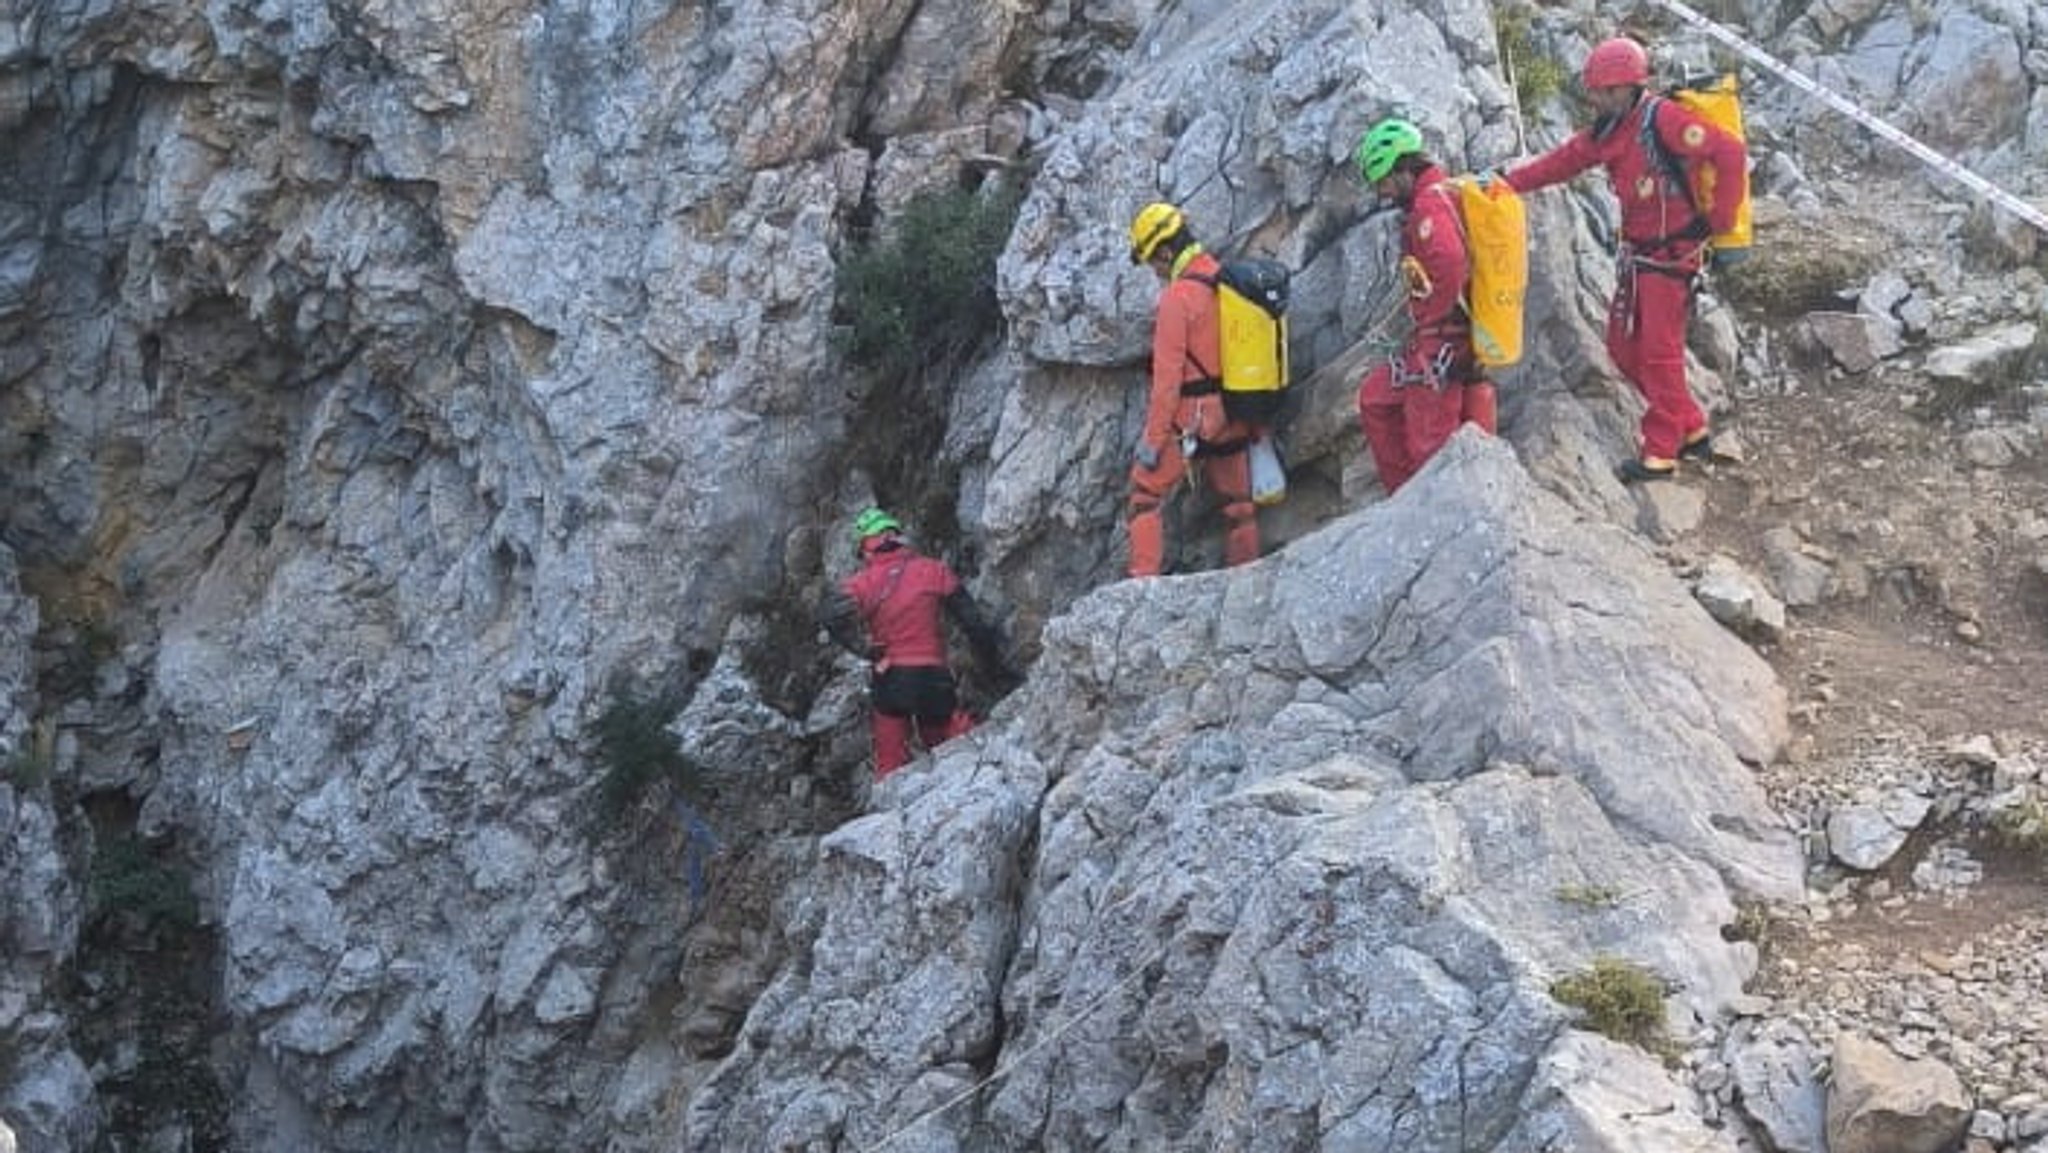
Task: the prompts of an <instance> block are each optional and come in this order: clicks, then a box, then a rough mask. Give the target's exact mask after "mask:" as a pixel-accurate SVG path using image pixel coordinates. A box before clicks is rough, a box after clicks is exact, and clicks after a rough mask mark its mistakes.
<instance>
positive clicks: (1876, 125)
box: [1650, 0, 2048, 233]
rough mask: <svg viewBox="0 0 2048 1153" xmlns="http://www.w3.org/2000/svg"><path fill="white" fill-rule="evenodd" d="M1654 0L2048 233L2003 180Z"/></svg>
mask: <svg viewBox="0 0 2048 1153" xmlns="http://www.w3.org/2000/svg"><path fill="white" fill-rule="evenodd" d="M1650 3H1652V4H1655V5H1656V6H1657V7H1659V8H1662V9H1664V10H1665V11H1666V12H1669V13H1671V14H1672V15H1674V16H1676V17H1678V18H1679V19H1680V20H1683V21H1685V22H1686V23H1687V24H1690V25H1692V26H1693V27H1694V28H1697V29H1699V30H1700V31H1701V32H1704V33H1706V34H1707V35H1709V36H1711V37H1713V38H1714V39H1716V40H1718V41H1720V42H1721V43H1722V44H1725V45H1727V46H1728V47H1729V48H1731V49H1733V50H1734V51H1735V53H1736V54H1737V55H1739V56H1741V57H1742V58H1743V59H1745V60H1748V61H1749V62H1750V63H1752V64H1755V65H1756V66H1757V67H1759V68H1762V69H1763V70H1764V71H1766V72H1769V73H1771V74H1772V75H1775V76H1776V77H1778V78H1779V79H1780V80H1783V81H1784V82H1785V83H1787V84H1790V85H1791V86H1792V87H1794V88H1797V89H1798V90H1800V91H1801V92H1804V93H1806V94H1807V95H1808V96H1811V97H1813V98H1814V99H1816V100H1818V101H1820V102H1821V103H1823V104H1825V105H1827V106H1828V107H1830V108H1832V109H1834V110H1835V111H1837V112H1839V113H1841V114H1842V115H1844V116H1847V117H1848V118H1849V119H1851V120H1854V121H1855V122H1856V123H1858V124H1861V125H1862V126H1863V127H1865V128H1868V129H1870V130H1871V131H1872V132H1874V133H1876V134H1877V136H1878V137H1879V138H1880V139H1882V140H1885V141H1887V142H1888V143H1890V144H1892V145H1894V146H1896V147H1898V148H1900V149H1902V150H1903V151H1905V152H1906V153H1908V154H1910V155H1911V156H1912V157H1913V158H1914V159H1916V160H1919V161H1920V162H1921V163H1922V164H1925V165H1927V167H1929V168H1932V169H1933V170H1934V171H1936V172H1938V173H1940V174H1941V175H1943V176H1946V177H1948V178H1949V179H1950V180H1953V181H1955V182H1956V183H1958V184H1961V185H1962V186H1964V187H1965V188H1968V189H1969V190H1970V191H1972V192H1975V193H1976V194H1977V195H1979V196H1981V197H1983V198H1984V199H1985V200H1987V201H1990V202H1991V203H1992V204H1995V205H1997V206H1998V207H2000V208H2003V209H2005V210H2006V211H2007V212H2010V213H2012V214H2013V215H2014V216H2017V217H2019V218H2020V219H2021V220H2024V221H2026V222H2027V223H2028V224H2031V225H2033V226H2034V227H2035V228H2038V229H2040V230H2041V231H2042V232H2044V233H2048V213H2044V212H2042V211H2041V210H2040V209H2038V208H2036V207H2034V206H2033V205H2031V204H2029V203H2027V202H2026V201H2024V200H2021V199H2020V198H2019V197H2017V196H2014V195H2013V194H2012V193H2010V192H2007V191H2006V190H2005V189H2003V188H2000V187H1999V186H1998V185H1996V184H1993V183H1992V182H1990V181H1989V180H1986V179H1984V178H1983V177H1982V176H1979V175H1977V174H1976V173H1975V172H1972V171H1970V170H1969V169H1968V168H1965V167H1963V166H1962V165H1961V164H1959V163H1957V162H1956V161H1954V160H1951V159H1950V158H1948V157H1946V156H1943V155H1942V154H1941V153H1939V152H1936V151H1935V150H1934V149H1932V148H1929V147H1928V146H1927V145H1925V144H1922V143H1921V142H1920V141H1918V140H1916V139H1914V138H1913V137H1911V136H1909V135H1907V134H1906V133H1905V132H1903V131H1901V130H1899V129H1898V128H1895V127H1893V126H1892V125H1891V124H1890V123H1889V122H1887V121H1885V120H1882V119H1880V118H1879V117H1877V116H1875V115H1873V114H1872V113H1869V112H1866V111H1864V110H1863V109H1862V108H1861V107H1858V106H1857V104H1856V103H1855V102H1854V101H1852V100H1850V99H1849V98H1848V97H1846V96H1843V95H1841V94H1839V93H1837V92H1835V91H1833V90H1832V89H1829V88H1827V87H1825V86H1823V85H1822V84H1821V83H1820V82H1819V81H1817V80H1815V79H1813V78H1812V77H1810V76H1807V75H1805V74H1804V73H1802V72H1799V71H1797V70H1796V69H1794V68H1793V67H1792V66H1791V65H1789V64H1786V63H1785V62H1783V61H1781V60H1779V59H1778V58H1777V57H1775V56H1773V55H1771V54H1770V53H1769V52H1766V51H1764V50H1763V49H1762V48H1759V47H1757V46H1756V45H1755V44H1752V43H1750V42H1749V41H1748V40H1745V39H1743V38H1742V37H1741V36H1740V35H1738V34H1736V33H1735V31H1734V30H1732V29H1730V28H1728V27H1727V26H1726V25H1723V24H1719V23H1716V22H1715V21H1713V20H1709V19H1708V18H1706V17H1705V16H1702V15H1701V14H1700V13H1698V12H1696V11H1694V10H1693V9H1692V8H1690V7H1687V6H1686V5H1685V4H1683V3H1680V0H1650Z"/></svg>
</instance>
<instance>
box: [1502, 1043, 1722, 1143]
mask: <svg viewBox="0 0 2048 1153" xmlns="http://www.w3.org/2000/svg"><path fill="white" fill-rule="evenodd" d="M1501 1147H1502V1148H1509V1149H1583V1150H1596V1149H1598V1150H1614V1151H1616V1153H1620V1151H1622V1150H1630V1151H1640V1153H1650V1151H1652V1150H1658V1151H1665V1153H1737V1151H1738V1150H1740V1149H1742V1148H1743V1146H1742V1145H1740V1144H1738V1142H1737V1140H1736V1137H1735V1134H1734V1133H1732V1132H1730V1131H1729V1130H1728V1129H1727V1128H1726V1127H1724V1126H1721V1125H1714V1124H1709V1123H1708V1119H1707V1118H1706V1117H1705V1116H1703V1115H1702V1112H1701V1110H1700V1107H1699V1105H1698V1104H1697V1103H1696V1101H1695V1099H1694V1098H1693V1096H1692V1094H1690V1093H1683V1094H1681V1093H1674V1092H1672V1086H1671V1082H1670V1078H1669V1076H1668V1075H1667V1074H1665V1073H1664V1071H1663V1070H1662V1069H1660V1068H1659V1067H1658V1064H1657V1062H1656V1060H1655V1059H1654V1058H1652V1057H1650V1056H1648V1055H1647V1054H1645V1053H1643V1052H1641V1051H1640V1050H1636V1049H1631V1048H1629V1047H1627V1046H1624V1045H1618V1044H1616V1043H1614V1042H1612V1041H1609V1040H1606V1039H1605V1038H1602V1037H1594V1036H1589V1035H1586V1034H1572V1035H1571V1036H1569V1037H1567V1038H1566V1039H1565V1040H1564V1041H1563V1042H1560V1043H1559V1044H1558V1045H1557V1046H1555V1047H1554V1048H1553V1049H1552V1050H1551V1051H1550V1052H1549V1053H1546V1054H1545V1055H1544V1059H1543V1062H1542V1064H1541V1065H1540V1066H1539V1067H1538V1069H1537V1074H1536V1078H1535V1080H1534V1082H1533V1083H1532V1084H1531V1086H1530V1090H1529V1113H1528V1115H1527V1116H1525V1117H1524V1118H1523V1119H1522V1121H1521V1122H1520V1123H1519V1124H1518V1125H1517V1127H1516V1129H1515V1131H1514V1133H1513V1134H1512V1135H1511V1137H1510V1138H1509V1141H1508V1143H1507V1144H1505V1145H1504V1146H1501Z"/></svg>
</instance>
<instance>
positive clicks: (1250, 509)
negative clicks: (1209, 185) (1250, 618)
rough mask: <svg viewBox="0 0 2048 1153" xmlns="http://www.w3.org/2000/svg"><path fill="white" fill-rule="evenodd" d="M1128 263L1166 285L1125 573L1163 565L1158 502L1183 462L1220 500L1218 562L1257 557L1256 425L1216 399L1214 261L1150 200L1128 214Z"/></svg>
mask: <svg viewBox="0 0 2048 1153" xmlns="http://www.w3.org/2000/svg"><path fill="white" fill-rule="evenodd" d="M1131 263H1133V264H1142V265H1145V266H1147V267H1148V268H1150V269H1151V270H1152V271H1153V273H1154V274H1155V275H1156V276H1158V277H1159V280H1160V282H1161V283H1162V284H1163V285H1164V287H1163V288H1162V289H1161V290H1160V293H1159V309H1158V313H1157V315H1156V317H1155V318H1154V321H1153V327H1152V373H1151V387H1150V388H1149V390H1148V391H1147V393H1146V400H1145V427H1144V431H1143V432H1142V433H1141V434H1140V436H1139V439H1138V447H1137V450H1136V452H1135V453H1134V454H1133V455H1134V459H1133V461H1132V463H1131V497H1130V532H1131V557H1130V567H1129V572H1130V575H1131V576H1134V577H1140V576H1157V575H1159V573H1160V572H1161V571H1162V569H1163V568H1164V567H1165V563H1166V523H1165V516H1164V506H1165V504H1166V503H1167V501H1168V500H1170V499H1171V498H1172V496H1173V493H1174V490H1175V487H1176V486H1178V485H1179V484H1180V482H1181V481H1182V480H1183V479H1185V478H1187V477H1188V475H1189V473H1190V470H1193V471H1195V472H1197V473H1199V474H1200V475H1201V476H1202V478H1203V479H1204V480H1205V481H1206V482H1207V483H1208V485H1209V488H1210V489H1211V490H1212V491H1214V492H1215V493H1216V495H1217V496H1218V497H1219V498H1220V499H1221V500H1222V501H1223V515H1224V518H1225V519H1226V520H1228V521H1229V522H1230V527H1229V530H1228V532H1227V533H1226V535H1225V536H1224V543H1223V556H1224V563H1226V564H1230V565H1240V564H1247V563H1249V562H1251V561H1255V560H1257V559H1258V558H1259V522H1258V508H1257V506H1256V505H1254V504H1253V503H1252V481H1251V465H1250V462H1249V460H1248V459H1247V456H1246V449H1247V448H1249V447H1250V445H1251V441H1252V437H1253V436H1254V435H1255V434H1256V430H1255V429H1253V428H1252V427H1251V426H1250V425H1248V424H1246V423H1244V422H1243V421H1238V420H1233V419H1231V417H1230V415H1229V413H1227V412H1225V411H1224V407H1223V395H1222V385H1221V378H1220V377H1219V375H1218V373H1219V372H1220V370H1221V367H1222V364H1223V341H1222V335H1221V328H1220V324H1219V321H1218V316H1217V303H1216V289H1215V287H1214V286H1215V284H1216V279H1217V276H1218V274H1219V273H1220V272H1221V265H1220V264H1218V262H1217V260H1216V258H1215V257H1214V256H1211V255H1209V254H1208V253H1207V252H1204V251H1203V250H1202V246H1201V245H1200V244H1198V243H1196V242H1195V237H1194V234H1193V233H1192V232H1191V231H1190V230H1189V228H1188V222H1187V216H1186V214H1185V213H1183V212H1182V211H1181V210H1180V209H1179V208H1176V207H1175V206H1173V205H1171V204H1148V205H1146V206H1145V207H1144V208H1143V209H1141V210H1140V211H1139V212H1138V215H1137V217H1136V218H1135V219H1133V220H1132V221H1131Z"/></svg>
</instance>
